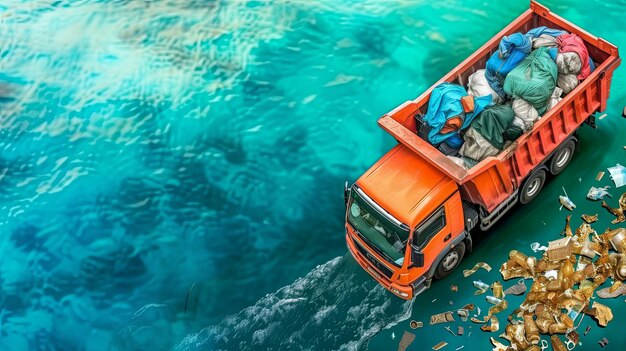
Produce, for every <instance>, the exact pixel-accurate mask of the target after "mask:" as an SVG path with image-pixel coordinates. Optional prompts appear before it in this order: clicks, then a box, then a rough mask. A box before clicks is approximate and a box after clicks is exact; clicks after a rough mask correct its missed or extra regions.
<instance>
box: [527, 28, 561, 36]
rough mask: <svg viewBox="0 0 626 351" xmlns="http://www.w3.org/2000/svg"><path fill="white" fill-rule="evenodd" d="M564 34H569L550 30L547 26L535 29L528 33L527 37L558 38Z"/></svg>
mask: <svg viewBox="0 0 626 351" xmlns="http://www.w3.org/2000/svg"><path fill="white" fill-rule="evenodd" d="M563 34H567V32H566V31H564V30H561V29H554V28H548V27H546V26H541V27H537V28H533V29H531V30H529V31H528V32H526V35H530V36H531V38H532V39H535V38H538V37H540V36H550V37H553V38H556V37H558V36H559V35H563Z"/></svg>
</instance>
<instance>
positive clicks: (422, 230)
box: [414, 206, 446, 249]
mask: <svg viewBox="0 0 626 351" xmlns="http://www.w3.org/2000/svg"><path fill="white" fill-rule="evenodd" d="M445 226H446V213H445V211H444V208H443V206H442V207H440V208H439V209H438V210H437V211H435V213H434V214H433V215H432V216H430V217H429V218H428V219H426V221H424V223H422V224H421V225H420V226H419V227H417V229H416V230H415V235H416V239H415V240H414V244H415V245H417V246H418V247H419V248H420V249H422V248H424V246H426V244H427V243H428V242H429V241H430V239H432V238H433V236H435V235H436V234H437V233H439V232H440V231H441V230H442V229H443V228H444V227H445Z"/></svg>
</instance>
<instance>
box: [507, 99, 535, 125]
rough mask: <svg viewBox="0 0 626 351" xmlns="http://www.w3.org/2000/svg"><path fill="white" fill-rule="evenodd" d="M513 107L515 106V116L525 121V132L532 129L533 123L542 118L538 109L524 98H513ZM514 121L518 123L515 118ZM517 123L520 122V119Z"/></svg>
mask: <svg viewBox="0 0 626 351" xmlns="http://www.w3.org/2000/svg"><path fill="white" fill-rule="evenodd" d="M511 107H513V112H515V116H516V117H519V118H520V119H521V120H522V121H523V122H524V126H523V128H522V130H523V131H524V132H526V131H528V130H529V129H531V128H532V127H533V124H535V122H536V121H538V120H539V118H540V116H539V113H538V112H537V109H536V108H535V107H534V106H533V105H531V104H530V103H529V102H528V101H526V100H524V99H521V98H517V99H515V100H513V104H512V106H511ZM513 123H514V124H515V123H516V122H515V120H513ZM517 123H519V121H518V122H517Z"/></svg>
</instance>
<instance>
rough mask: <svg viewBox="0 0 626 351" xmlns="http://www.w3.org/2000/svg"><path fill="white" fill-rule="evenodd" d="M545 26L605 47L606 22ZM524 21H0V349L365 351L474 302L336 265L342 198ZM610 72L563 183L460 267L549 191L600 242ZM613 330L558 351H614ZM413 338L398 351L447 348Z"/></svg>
mask: <svg viewBox="0 0 626 351" xmlns="http://www.w3.org/2000/svg"><path fill="white" fill-rule="evenodd" d="M547 5H549V6H550V7H551V9H552V10H554V11H556V12H558V13H559V14H561V15H563V16H565V17H566V18H568V19H570V20H572V21H574V22H575V23H577V24H579V25H581V26H582V27H584V28H585V29H587V30H589V31H590V32H592V33H594V34H596V35H599V36H601V37H604V38H606V39H607V40H609V41H611V42H613V43H615V44H617V45H618V46H623V47H626V32H625V29H624V28H623V26H622V23H623V11H624V10H626V4H624V3H606V2H599V1H592V2H582V1H576V2H557V1H549V2H547ZM527 6H528V3H527V2H525V1H516V2H507V3H506V4H498V5H495V4H488V3H484V2H480V1H474V0H472V1H464V2H461V1H440V2H436V3H434V4H433V3H431V2H421V1H396V2H386V1H385V2H382V1H374V0H369V1H367V0H365V1H331V0H326V1H317V2H308V1H299V2H288V1H276V2H269V1H250V2H243V1H182V0H179V1H177V0H169V1H158V2H150V1H109V2H95V1H85V0H83V1H16V0H8V1H5V2H3V3H2V4H1V5H0V37H1V38H2V40H1V41H0V78H1V81H0V82H1V83H0V84H1V85H0V93H1V95H0V96H1V98H0V132H1V133H0V135H2V139H0V147H1V150H2V154H1V155H0V186H1V189H2V191H1V192H0V196H1V201H0V204H1V205H2V211H1V212H0V228H1V233H2V236H1V237H0V257H1V259H0V301H1V302H2V304H1V305H2V311H1V312H0V331H1V333H0V349H1V350H170V349H175V350H213V349H224V350H292V349H296V350H297V349H311V350H362V349H368V348H369V349H371V350H389V349H395V348H397V342H398V340H399V338H400V337H401V335H402V333H403V331H404V330H408V320H409V319H419V320H424V321H426V320H427V318H428V316H429V315H430V314H431V313H435V312H442V311H445V310H448V309H450V306H449V305H448V300H451V299H452V300H454V302H455V303H458V304H459V305H463V304H465V303H468V302H470V301H473V302H478V301H479V300H478V299H477V298H474V297H473V296H472V295H471V294H472V293H473V289H472V288H471V287H470V285H469V284H471V281H464V280H463V279H462V278H460V277H462V276H461V275H460V274H461V273H460V271H459V272H456V273H455V274H454V275H453V276H452V277H450V279H449V280H448V281H447V282H441V283H439V284H435V285H434V286H433V288H432V289H430V290H429V291H427V292H426V293H425V294H424V295H422V296H420V297H418V298H417V299H415V300H414V301H412V302H404V301H401V300H398V299H396V298H394V297H393V296H392V295H390V294H389V293H387V292H386V291H385V290H384V289H382V288H381V287H379V286H378V285H377V284H376V283H375V282H374V281H373V280H372V279H371V278H370V277H369V276H368V275H367V274H366V273H364V272H363V271H362V270H361V268H359V267H358V266H357V265H356V264H355V263H354V261H353V260H352V258H351V257H350V256H349V255H346V246H345V242H344V234H343V199H342V187H343V182H344V180H350V181H354V180H355V179H356V178H357V177H358V176H359V175H360V174H362V173H363V172H364V171H365V170H366V169H367V168H368V167H369V166H370V165H371V164H372V163H373V162H375V161H376V160H377V159H378V158H379V157H380V156H381V155H382V154H383V153H384V152H386V151H387V150H388V149H389V148H390V147H391V146H392V145H393V144H394V141H393V140H392V139H391V138H390V137H388V136H387V135H386V134H385V133H384V132H383V131H382V130H381V129H379V128H378V127H377V126H376V120H377V118H378V117H379V116H380V115H382V114H383V113H385V112H387V111H389V110H391V109H392V108H394V107H395V106H397V105H398V104H400V103H402V102H403V101H405V100H407V99H411V98H414V97H415V96H417V95H419V94H420V93H421V92H422V91H423V90H425V89H426V88H427V87H428V86H430V85H431V84H432V83H433V82H435V81H436V80H437V79H439V78H440V77H441V76H442V75H444V74H445V73H446V72H448V71H449V70H450V69H451V68H452V67H453V66H454V65H456V64H457V63H458V62H460V61H461V60H462V59H463V58H465V57H466V56H467V55H468V54H470V53H471V52H473V51H474V50H475V49H476V48H478V47H479V46H480V45H482V44H483V43H484V42H485V41H486V40H488V39H489V38H491V36H492V35H493V34H494V33H496V32H497V31H499V30H500V29H501V28H502V27H504V26H505V25H506V24H507V23H508V22H510V21H511V20H512V19H513V18H515V17H516V16H517V15H518V14H519V13H521V12H522V11H523V10H524V9H526V8H527ZM590 8H593V9H594V11H595V13H597V15H595V17H594V16H591V15H590V13H589V9H590ZM599 19H601V20H599ZM623 71H624V70H623V68H622V69H619V70H618V71H617V72H616V75H615V78H614V81H613V89H612V98H611V100H610V102H609V109H608V111H607V112H608V114H609V116H608V117H607V118H605V119H603V120H601V121H599V122H598V124H599V128H598V130H596V131H592V130H591V129H588V128H585V129H584V130H583V132H582V133H581V152H580V153H579V154H578V155H577V158H576V159H575V160H574V161H573V163H572V164H571V165H570V166H569V168H568V169H567V170H566V172H565V173H563V174H562V175H561V176H559V177H558V178H557V179H554V180H553V181H552V182H550V183H549V184H548V185H547V187H546V188H545V189H544V191H543V193H542V194H541V195H540V196H539V198H538V199H537V200H536V201H535V202H534V203H533V205H532V206H528V207H525V208H520V209H518V210H516V211H515V212H514V215H511V217H510V218H509V219H507V220H505V221H503V222H502V223H500V224H499V225H497V226H496V227H495V228H494V229H493V230H492V231H491V233H490V235H489V236H486V237H485V238H484V239H483V240H481V241H480V244H479V246H478V247H477V250H476V251H475V252H474V253H473V254H472V255H471V256H470V257H469V258H468V259H467V260H466V261H465V262H464V265H463V267H462V268H467V267H469V266H471V265H473V264H474V263H475V262H476V261H479V260H487V261H489V262H490V263H492V265H493V266H494V268H495V267H497V266H498V264H499V263H500V262H502V261H503V259H504V257H505V255H506V253H507V252H508V250H510V249H512V248H514V247H518V246H519V247H527V246H528V244H530V243H531V242H533V241H537V240H542V241H545V240H548V239H547V238H549V239H552V238H553V237H556V236H557V235H558V233H559V232H560V230H561V228H562V225H563V216H564V215H565V214H564V213H563V212H559V211H558V205H557V204H556V202H555V198H556V196H557V195H558V194H559V193H560V192H561V186H565V187H566V189H568V193H569V194H570V196H571V197H572V199H573V200H574V201H575V202H576V203H577V204H578V205H579V207H578V209H577V211H576V213H575V214H577V215H579V214H581V213H584V212H585V211H587V212H591V211H595V212H600V213H601V221H600V222H601V223H600V224H599V225H598V228H597V229H598V230H599V231H600V230H602V229H604V227H605V226H607V223H608V221H609V220H610V218H609V217H608V216H607V215H606V214H605V213H604V212H603V210H602V209H598V207H599V205H598V204H597V203H591V202H589V201H587V200H584V194H586V192H587V189H588V188H589V186H591V185H596V186H597V184H599V183H598V182H595V181H594V180H593V178H594V177H595V174H596V172H597V171H599V170H602V169H605V168H606V167H607V166H611V165H613V164H615V163H616V162H622V163H624V162H626V157H625V152H624V150H623V149H622V144H624V143H625V142H624V139H623V135H624V132H625V131H626V123H624V122H625V120H623V119H621V118H619V112H620V111H621V107H622V106H623V104H624V103H626V94H625V93H624V90H623V86H624V84H626V74H624V73H623ZM578 178H581V181H580V182H579V181H578ZM600 184H602V185H608V184H610V180H608V175H607V176H605V179H604V180H603V181H602V182H601V183H600ZM613 194H614V197H615V196H617V195H618V191H617V190H613ZM602 216H603V217H602ZM520 224H523V225H520ZM480 274H482V278H483V279H485V280H489V279H491V280H493V279H496V278H497V272H496V270H494V271H492V272H491V273H480ZM453 282H454V284H457V285H459V287H460V288H461V291H460V292H459V293H457V294H456V295H452V294H451V293H450V292H449V284H452V283H453ZM505 286H508V285H505ZM435 298H437V300H436V301H435V302H434V303H431V301H432V300H433V299H435ZM474 299H475V300H474ZM621 301H622V300H620V299H617V300H616V301H612V303H613V305H611V306H614V307H615V309H614V312H615V313H616V312H618V311H619V308H621V309H623V308H624V307H623V302H621ZM482 304H483V305H484V304H486V303H485V302H484V301H483V302H482ZM616 316H617V318H616V320H615V321H613V322H612V323H611V324H609V327H607V328H606V329H605V330H600V328H597V327H595V328H594V329H593V330H592V332H591V333H590V335H589V336H588V338H590V339H589V340H591V342H586V341H585V344H584V345H583V347H582V348H580V349H587V347H589V349H591V347H595V348H597V346H596V341H597V340H598V339H599V338H600V337H601V336H607V337H608V338H609V339H610V340H611V344H610V347H609V348H607V349H619V345H620V344H621V345H623V344H624V343H626V340H625V338H626V336H624V335H622V334H623V333H622V334H619V330H621V329H620V326H621V327H623V326H624V325H625V324H624V323H626V322H624V321H621V320H620V318H619V316H618V314H617V313H616ZM468 327H469V326H468ZM474 329H477V328H474ZM415 333H416V334H418V336H419V338H420V339H419V340H420V343H417V342H416V343H414V345H412V346H411V347H410V348H409V350H421V349H430V347H432V345H434V344H436V343H437V342H439V341H440V340H443V339H446V338H447V339H450V338H451V337H452V336H451V335H449V334H448V335H447V336H446V334H445V333H447V332H446V331H445V330H443V327H441V328H424V329H422V330H419V331H417V332H415ZM392 335H395V339H394V338H392ZM488 336H489V335H486V334H483V333H480V332H478V330H476V331H475V332H474V333H473V334H472V335H471V338H468V339H460V337H459V339H458V340H454V341H455V342H456V343H457V344H458V345H455V348H456V347H458V346H460V345H461V343H464V344H465V350H468V349H470V350H471V349H472V348H473V349H476V350H484V349H487V347H489V346H488ZM422 341H423V342H422ZM424 343H425V344H426V346H427V347H425V348H424V347H423V346H424ZM470 343H471V344H470ZM431 344H432V345H431ZM452 344H453V343H452V342H451V345H450V346H448V348H451V346H452Z"/></svg>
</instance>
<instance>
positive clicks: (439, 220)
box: [413, 194, 463, 272]
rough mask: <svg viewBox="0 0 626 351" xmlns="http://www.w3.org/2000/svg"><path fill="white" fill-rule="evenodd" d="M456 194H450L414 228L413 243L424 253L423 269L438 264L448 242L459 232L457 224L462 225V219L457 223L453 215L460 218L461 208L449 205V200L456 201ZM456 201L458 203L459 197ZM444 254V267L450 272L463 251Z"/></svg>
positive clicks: (461, 256) (446, 249)
mask: <svg viewBox="0 0 626 351" xmlns="http://www.w3.org/2000/svg"><path fill="white" fill-rule="evenodd" d="M457 196H458V194H455V196H452V197H451V198H450V199H449V200H448V201H446V202H445V203H444V204H442V205H441V206H439V207H438V208H437V209H436V210H435V211H434V212H433V213H432V215H430V216H429V217H428V218H427V219H426V220H424V221H423V222H422V223H421V224H419V225H418V226H417V227H416V228H415V232H414V234H413V235H414V240H413V243H414V244H415V245H416V246H417V247H418V248H419V249H420V251H422V252H423V253H424V269H425V270H429V269H430V268H431V267H432V265H436V264H438V263H439V261H440V260H441V259H442V258H444V257H443V256H444V255H445V253H446V252H448V251H449V250H448V248H449V246H450V244H451V243H452V242H453V240H454V239H455V238H456V237H457V236H458V235H459V234H460V232H458V230H456V229H458V228H457V227H459V224H460V225H461V226H462V220H461V223H457V222H458V218H456V217H455V216H456V215H460V216H461V218H462V216H463V210H462V209H461V208H457V207H460V206H452V205H451V202H452V203H456V201H454V200H455V198H456V197H457ZM458 203H459V204H460V198H459V201H458ZM453 207H454V208H453ZM461 231H462V230H461ZM453 232H454V233H453ZM445 256H446V257H445V259H446V262H445V266H446V267H444V268H446V270H447V271H450V272H451V271H452V270H454V268H456V266H457V265H458V264H459V262H460V261H461V259H462V258H463V252H459V253H458V254H457V255H455V254H452V255H449V256H451V257H447V256H448V255H445Z"/></svg>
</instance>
